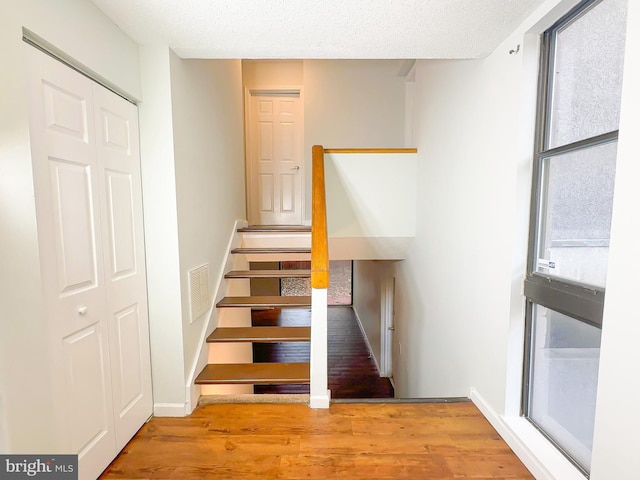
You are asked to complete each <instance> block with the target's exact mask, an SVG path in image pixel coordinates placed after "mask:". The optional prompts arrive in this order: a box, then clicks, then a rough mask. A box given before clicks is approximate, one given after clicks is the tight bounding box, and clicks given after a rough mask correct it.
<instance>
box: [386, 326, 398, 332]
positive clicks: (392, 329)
mask: <svg viewBox="0 0 640 480" xmlns="http://www.w3.org/2000/svg"><path fill="white" fill-rule="evenodd" d="M395 329H396V327H387V330H391V331H394V330H395Z"/></svg>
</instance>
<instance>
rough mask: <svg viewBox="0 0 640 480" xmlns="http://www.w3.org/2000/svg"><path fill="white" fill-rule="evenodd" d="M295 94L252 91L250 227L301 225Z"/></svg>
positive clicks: (299, 110)
mask: <svg viewBox="0 0 640 480" xmlns="http://www.w3.org/2000/svg"><path fill="white" fill-rule="evenodd" d="M302 118H303V116H302V101H301V98H300V94H299V93H289V94H282V93H278V92H271V93H265V92H250V102H249V112H248V120H247V123H248V128H247V133H248V137H247V147H248V148H247V152H248V153H247V163H248V165H247V166H248V168H247V171H248V173H249V181H248V185H249V191H248V192H247V193H248V203H249V223H251V224H254V225H301V224H302V215H303V191H302V187H303V183H304V180H303V179H304V176H303V164H304V161H303V125H302V121H303V120H302Z"/></svg>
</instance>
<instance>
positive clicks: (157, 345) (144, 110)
mask: <svg viewBox="0 0 640 480" xmlns="http://www.w3.org/2000/svg"><path fill="white" fill-rule="evenodd" d="M140 71H141V74H142V94H143V101H142V103H141V104H140V107H139V115H140V153H141V163H142V191H143V202H144V226H145V244H146V255H147V288H148V295H149V335H150V339H151V366H152V369H151V372H152V377H153V401H154V404H155V405H156V407H155V408H156V413H157V411H158V405H163V407H164V408H165V409H169V408H173V409H175V410H180V409H181V408H182V409H184V408H183V406H184V404H185V401H186V399H185V388H184V385H185V377H184V370H185V364H184V348H183V332H182V315H183V312H182V304H181V302H182V300H181V296H180V287H181V286H180V258H179V250H178V211H177V206H176V172H175V157H174V139H173V127H174V125H173V113H172V104H171V73H170V72H171V52H170V51H169V49H168V48H167V47H143V48H141V49H140Z"/></svg>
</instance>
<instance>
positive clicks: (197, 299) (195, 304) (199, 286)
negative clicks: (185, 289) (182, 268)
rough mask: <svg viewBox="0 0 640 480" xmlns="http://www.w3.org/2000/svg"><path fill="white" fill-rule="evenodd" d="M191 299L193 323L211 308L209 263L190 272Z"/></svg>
mask: <svg viewBox="0 0 640 480" xmlns="http://www.w3.org/2000/svg"><path fill="white" fill-rule="evenodd" d="M189 297H190V300H191V301H190V305H191V322H195V321H196V320H197V319H198V318H200V317H201V316H202V315H204V314H205V313H207V312H208V311H209V309H210V308H211V293H210V292H209V264H208V263H206V264H204V265H202V266H200V267H198V268H194V269H193V270H190V271H189Z"/></svg>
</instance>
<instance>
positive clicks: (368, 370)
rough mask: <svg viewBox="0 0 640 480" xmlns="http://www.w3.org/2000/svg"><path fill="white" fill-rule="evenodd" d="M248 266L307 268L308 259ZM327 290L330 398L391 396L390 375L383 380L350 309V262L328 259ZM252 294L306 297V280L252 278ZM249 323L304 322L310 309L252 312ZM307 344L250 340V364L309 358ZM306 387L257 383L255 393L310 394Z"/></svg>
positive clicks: (305, 360)
mask: <svg viewBox="0 0 640 480" xmlns="http://www.w3.org/2000/svg"><path fill="white" fill-rule="evenodd" d="M250 268H251V269H255V270H265V269H283V270H297V269H300V270H308V269H309V268H310V265H309V262H304V261H283V262H252V263H251V266H250ZM330 271H331V285H330V287H329V291H328V298H329V309H328V349H329V352H328V353H329V356H328V374H329V389H330V390H331V397H332V398H333V399H354V398H359V399H368V398H393V397H394V391H393V387H392V385H391V382H390V381H389V379H388V378H382V377H380V375H379V372H378V370H377V368H376V365H375V362H374V360H373V359H372V357H371V352H370V350H369V346H368V345H367V342H366V340H365V338H364V336H363V334H362V330H361V328H360V325H359V323H358V319H357V318H356V315H355V312H354V310H353V308H352V299H353V262H352V261H350V260H346V261H331V262H330ZM251 293H252V295H283V296H300V295H310V293H311V287H310V284H309V279H308V278H283V279H266V281H265V279H255V281H254V279H252V282H251ZM251 317H252V325H253V326H307V325H309V323H310V319H311V310H310V309H308V308H290V309H287V308H280V309H269V310H254V311H252V315H251ZM309 358H310V349H309V344H308V343H304V342H287V343H254V344H253V360H254V362H308V361H309ZM308 392H309V385H295V384H288V385H256V386H254V393H271V394H274V393H276V394H292V393H308Z"/></svg>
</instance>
